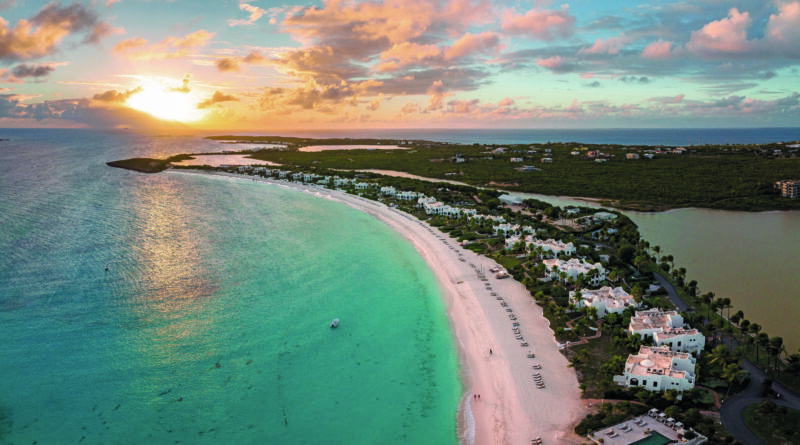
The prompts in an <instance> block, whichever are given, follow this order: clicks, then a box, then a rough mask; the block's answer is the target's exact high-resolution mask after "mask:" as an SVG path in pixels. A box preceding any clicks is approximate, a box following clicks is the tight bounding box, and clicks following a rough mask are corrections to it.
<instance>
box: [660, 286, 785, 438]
mask: <svg viewBox="0 0 800 445" xmlns="http://www.w3.org/2000/svg"><path fill="white" fill-rule="evenodd" d="M653 275H654V276H655V278H656V280H658V284H659V285H660V286H661V287H663V288H664V289H666V290H667V293H668V294H669V298H670V300H672V302H673V303H674V304H675V306H676V307H677V308H678V309H679V310H682V311H685V310H686V309H688V308H689V305H688V304H686V302H684V301H683V299H681V297H680V295H678V291H677V289H675V287H674V286H673V285H672V284H670V282H669V281H667V279H666V278H664V276H663V275H661V274H659V273H653ZM722 344H726V342H725V341H724V340H723V341H722ZM730 346H731V348H735V347H737V346H739V341H738V340H736V339H733V342H732V344H731V345H730ZM742 368H744V369H745V370H746V371H747V372H749V373H750V384H749V385H748V386H747V388H746V389H745V390H744V391H742V392H740V393H739V394H736V395H735V396H733V397H731V398H730V399H728V400H726V401H725V402H724V403H723V404H722V408H720V410H719V412H720V417H721V419H722V425H723V426H724V427H725V429H727V430H728V431H729V432H730V433H731V434H733V437H735V438H736V440H738V441H739V442H741V443H744V444H747V445H751V444H752V445H766V442H764V441H763V440H761V438H760V437H758V435H757V434H756V433H754V432H753V431H751V430H750V428H748V427H747V425H745V423H744V419H743V417H742V414H743V413H744V409H745V408H747V407H748V406H750V405H752V404H754V403H759V402H761V401H762V400H764V399H765V398H764V397H761V383H762V382H763V381H764V378H765V377H766V376H767V375H766V374H765V373H764V371H762V370H761V369H759V368H758V367H757V366H756V365H754V364H753V363H752V362H751V361H750V360H747V359H743V360H742ZM772 389H773V390H774V391H775V392H777V393H778V394H780V395H781V396H782V398H781V399H772V400H773V402H775V403H776V404H778V405H783V406H786V407H789V408H793V409H797V410H800V396H798V395H797V394H795V393H794V392H792V391H791V390H790V389H789V388H787V387H786V386H784V385H783V384H782V383H780V382H773V383H772Z"/></svg>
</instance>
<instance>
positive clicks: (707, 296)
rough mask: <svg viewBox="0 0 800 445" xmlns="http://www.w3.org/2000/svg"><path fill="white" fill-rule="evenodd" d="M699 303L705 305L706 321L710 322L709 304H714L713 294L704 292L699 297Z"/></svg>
mask: <svg viewBox="0 0 800 445" xmlns="http://www.w3.org/2000/svg"><path fill="white" fill-rule="evenodd" d="M700 301H701V302H702V303H703V304H705V305H706V307H707V308H708V310H707V311H706V320H711V303H713V302H714V292H706V293H704V294H703V295H701V296H700Z"/></svg>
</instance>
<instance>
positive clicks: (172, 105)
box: [126, 81, 205, 122]
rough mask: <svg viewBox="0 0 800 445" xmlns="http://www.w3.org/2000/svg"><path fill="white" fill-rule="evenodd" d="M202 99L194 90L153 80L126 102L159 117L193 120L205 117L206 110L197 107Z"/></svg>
mask: <svg viewBox="0 0 800 445" xmlns="http://www.w3.org/2000/svg"><path fill="white" fill-rule="evenodd" d="M200 101H201V99H200V98H199V97H198V96H197V94H195V93H194V92H193V91H183V90H182V89H181V88H180V87H168V86H165V85H163V84H160V83H157V82H154V81H151V82H147V83H145V84H144V85H143V86H142V90H141V91H139V92H138V93H135V94H133V95H131V97H130V98H128V100H127V102H126V104H127V105H128V106H129V107H131V108H133V109H136V110H139V111H143V112H145V113H148V114H151V115H153V116H155V117H157V118H159V119H164V120H169V121H178V122H192V121H196V120H199V119H201V118H203V116H204V115H205V112H204V111H203V110H201V109H199V108H198V107H197V105H198V104H199V103H200Z"/></svg>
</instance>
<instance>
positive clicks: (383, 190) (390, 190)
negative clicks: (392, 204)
mask: <svg viewBox="0 0 800 445" xmlns="http://www.w3.org/2000/svg"><path fill="white" fill-rule="evenodd" d="M396 194H397V190H395V188H394V187H391V186H390V187H381V195H388V196H394V195H396Z"/></svg>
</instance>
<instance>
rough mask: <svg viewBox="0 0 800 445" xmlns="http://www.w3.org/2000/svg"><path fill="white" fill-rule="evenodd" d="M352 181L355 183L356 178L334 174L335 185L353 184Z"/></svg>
mask: <svg viewBox="0 0 800 445" xmlns="http://www.w3.org/2000/svg"><path fill="white" fill-rule="evenodd" d="M351 183H355V179H349V178H340V177H338V176H334V177H333V185H335V186H342V185H348V184H351Z"/></svg>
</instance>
